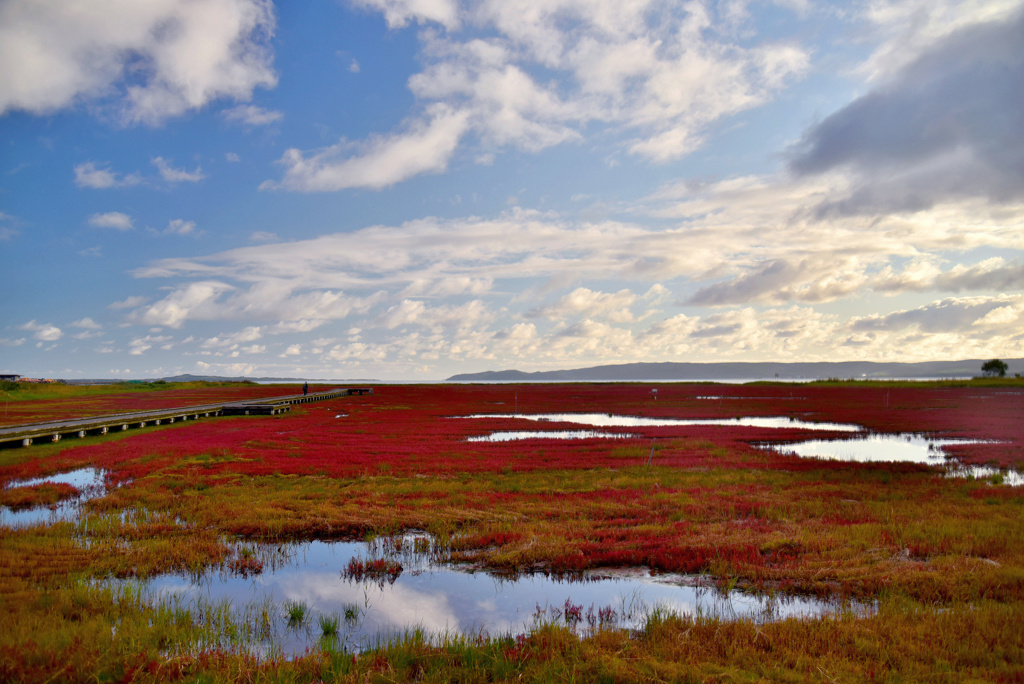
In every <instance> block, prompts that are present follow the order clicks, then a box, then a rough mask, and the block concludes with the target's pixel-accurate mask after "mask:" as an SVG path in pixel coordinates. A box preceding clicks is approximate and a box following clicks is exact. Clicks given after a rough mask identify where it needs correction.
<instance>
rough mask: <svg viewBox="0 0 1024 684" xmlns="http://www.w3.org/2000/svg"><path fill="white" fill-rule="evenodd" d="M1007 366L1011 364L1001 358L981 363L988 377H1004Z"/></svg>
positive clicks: (982, 370) (982, 369)
mask: <svg viewBox="0 0 1024 684" xmlns="http://www.w3.org/2000/svg"><path fill="white" fill-rule="evenodd" d="M1007 368H1009V366H1007V365H1006V362H1005V361H1001V360H1000V359H992V360H991V361H986V362H985V363H983V364H981V372H982V373H984V374H985V377H986V378H1004V377H1006V369H1007Z"/></svg>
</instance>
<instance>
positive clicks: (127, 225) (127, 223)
mask: <svg viewBox="0 0 1024 684" xmlns="http://www.w3.org/2000/svg"><path fill="white" fill-rule="evenodd" d="M89 225H90V226H95V227H96V228H114V229H115V230H131V229H132V228H134V227H135V226H134V223H133V222H132V217H131V216H129V215H128V214H124V213H121V212H120V211H111V212H108V213H106V214H93V215H92V216H90V217H89Z"/></svg>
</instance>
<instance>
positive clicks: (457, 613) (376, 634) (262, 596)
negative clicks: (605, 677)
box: [147, 542, 836, 654]
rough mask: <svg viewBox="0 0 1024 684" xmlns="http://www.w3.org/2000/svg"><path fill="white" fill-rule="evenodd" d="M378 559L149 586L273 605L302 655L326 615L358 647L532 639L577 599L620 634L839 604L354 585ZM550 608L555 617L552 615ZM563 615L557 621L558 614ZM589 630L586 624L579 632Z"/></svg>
mask: <svg viewBox="0 0 1024 684" xmlns="http://www.w3.org/2000/svg"><path fill="white" fill-rule="evenodd" d="M353 556H358V557H361V558H366V557H368V554H367V546H366V544H363V543H358V542H311V543H307V544H302V545H299V546H296V547H295V549H294V553H293V555H292V557H291V559H290V560H289V561H288V562H287V563H279V564H275V567H273V568H270V569H265V570H264V572H263V573H262V574H260V575H256V576H255V577H249V578H248V579H246V578H242V577H238V576H231V575H229V574H227V573H210V574H208V575H206V576H203V577H202V578H200V579H199V580H198V581H194V582H193V581H189V580H188V579H187V578H184V577H181V576H163V577H158V578H154V579H152V580H150V581H148V582H147V587H148V589H149V590H150V591H151V592H153V593H154V594H155V595H156V596H164V597H169V596H171V595H176V596H178V597H180V598H181V599H184V600H187V601H193V600H195V599H199V598H201V599H203V600H205V601H207V602H211V603H216V602H220V601H223V600H225V599H227V600H229V601H230V602H231V604H232V605H233V606H235V607H236V609H239V608H241V607H242V606H244V605H245V604H246V603H247V602H252V601H265V600H267V599H269V600H271V601H273V602H274V604H276V605H278V606H280V607H281V609H280V610H279V611H278V612H279V621H280V623H281V627H282V628H281V629H280V630H279V631H278V636H277V642H278V643H277V646H278V648H280V650H281V651H282V652H284V653H285V654H294V653H301V652H302V651H304V650H305V649H306V648H307V647H313V646H315V645H316V643H317V639H318V637H319V636H320V632H319V628H318V626H317V616H320V615H339V616H342V620H341V621H340V629H339V641H340V642H341V643H342V644H344V645H345V646H346V647H348V648H350V649H355V650H358V649H360V648H362V647H364V646H367V645H370V644H372V643H374V642H375V641H376V640H380V639H387V638H388V637H389V636H393V635H396V634H401V633H403V632H406V631H408V630H412V629H416V628H421V629H423V630H424V631H426V632H427V633H429V634H445V633H448V634H452V633H460V634H477V633H486V634H488V635H490V636H500V635H503V634H521V633H525V632H526V631H528V630H529V629H530V627H531V626H532V625H534V624H535V614H536V613H537V610H538V608H540V609H542V610H543V611H544V614H545V617H546V618H547V619H560V620H562V621H564V617H562V616H561V610H562V609H563V607H564V606H565V604H566V601H570V602H571V604H573V605H579V606H581V607H582V612H583V614H586V612H587V611H588V609H590V608H591V607H593V610H594V613H597V611H598V610H599V609H601V608H611V609H613V610H614V611H615V612H616V615H617V616H620V619H619V620H618V621H617V622H616V626H618V627H636V626H639V625H640V624H642V621H643V619H644V617H645V615H646V614H647V611H648V610H649V609H651V608H654V607H656V606H657V607H661V608H665V609H668V610H671V611H674V612H678V613H681V614H690V615H693V614H697V613H700V614H703V615H715V616H720V617H723V618H726V619H734V618H751V619H756V620H770V619H779V618H783V617H790V616H810V615H818V614H821V613H823V612H828V611H830V610H835V609H836V606H834V605H833V604H831V603H828V602H823V601H819V600H814V599H805V598H798V599H790V600H779V599H775V600H772V599H769V598H767V597H763V596H762V597H758V596H754V595H747V594H743V593H741V592H736V591H734V592H730V593H722V592H717V591H714V590H710V589H705V588H699V587H695V586H685V585H683V584H681V583H682V582H684V581H686V579H687V578H684V577H680V576H675V575H665V576H655V577H652V576H650V575H649V574H648V573H646V572H645V571H640V570H633V571H631V572H629V573H623V574H621V575H619V576H616V577H603V578H599V577H598V576H596V575H595V576H594V578H595V579H594V580H593V581H585V582H578V581H577V582H567V581H557V580H555V579H553V578H550V577H547V576H543V575H529V576H524V577H521V578H519V579H515V580H511V579H502V578H498V577H495V576H492V575H489V574H486V573H483V572H468V571H460V570H457V569H453V568H451V567H448V566H436V565H430V564H429V563H427V562H426V561H423V560H420V561H415V560H412V561H411V560H410V558H409V557H408V556H406V557H404V559H403V566H404V571H403V572H402V574H401V575H400V576H399V577H398V579H397V580H396V581H395V582H394V583H393V584H389V583H387V582H379V583H377V582H373V581H363V582H356V581H350V580H347V579H345V578H343V577H342V569H343V568H344V567H345V566H346V565H347V564H348V561H349V559H350V558H351V557H353ZM288 601H293V602H303V603H305V604H306V606H308V608H309V610H310V617H309V618H308V619H307V621H306V626H305V627H304V628H303V629H294V628H292V629H287V628H284V625H285V622H286V621H285V617H284V614H285V610H284V606H285V605H286V602H288ZM353 608H354V609H355V610H357V611H358V615H359V617H358V620H355V621H347V620H345V619H344V615H345V613H346V610H348V611H349V612H351V611H352V609H353ZM549 609H550V610H549ZM556 616H557V617H556ZM577 627H579V628H584V627H586V623H585V621H584V622H583V623H582V624H580V625H577Z"/></svg>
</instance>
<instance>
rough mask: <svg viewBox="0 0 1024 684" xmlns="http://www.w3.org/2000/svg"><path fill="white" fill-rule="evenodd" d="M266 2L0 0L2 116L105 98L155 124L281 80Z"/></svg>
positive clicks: (130, 116)
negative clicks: (63, 0)
mask: <svg viewBox="0 0 1024 684" xmlns="http://www.w3.org/2000/svg"><path fill="white" fill-rule="evenodd" d="M274 26H275V19H274V13H273V6H272V4H271V3H270V2H269V0H191V1H185V0H156V1H153V2H129V3H124V2H117V0H96V1H94V2H90V3H86V4H76V3H70V4H69V3H61V2H38V1H36V0H11V1H10V2H5V3H3V4H2V5H0V72H2V73H3V74H4V79H3V81H2V84H0V114H3V113H5V112H7V111H10V110H24V111H28V112H32V113H35V114H46V113H50V112H53V111H57V110H59V109H63V108H65V107H69V106H72V105H74V104H76V103H77V102H79V101H84V100H100V101H102V102H103V103H105V104H108V105H109V106H110V107H112V108H113V110H114V114H115V116H116V117H117V118H118V119H119V120H121V121H122V122H124V123H146V124H152V125H155V124H159V123H161V122H162V121H164V120H166V119H167V118H169V117H173V116H178V115H180V114H183V113H184V112H186V111H189V110H195V109H199V108H200V107H202V106H203V105H205V104H207V103H208V102H210V101H212V100H215V99H219V98H232V99H236V100H248V99H249V98H250V97H251V95H252V92H253V90H254V89H255V88H257V87H273V86H274V85H276V76H275V75H274V72H273V69H272V66H271V63H272V58H273V55H272V52H271V50H270V46H269V41H270V38H271V36H272V35H273V31H274Z"/></svg>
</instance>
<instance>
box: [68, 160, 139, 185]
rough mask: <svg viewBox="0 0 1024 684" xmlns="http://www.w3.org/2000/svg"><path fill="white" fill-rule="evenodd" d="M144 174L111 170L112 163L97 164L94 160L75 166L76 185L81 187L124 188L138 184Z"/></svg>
mask: <svg viewBox="0 0 1024 684" xmlns="http://www.w3.org/2000/svg"><path fill="white" fill-rule="evenodd" d="M141 182H142V176H140V175H138V174H137V173H130V174H128V175H127V176H125V175H123V174H120V173H117V172H115V171H111V170H110V165H109V164H106V165H104V166H103V167H99V166H97V165H96V164H95V163H94V162H84V163H82V164H79V165H78V166H76V167H75V185H77V186H78V187H80V188H94V189H98V190H103V189H106V188H123V187H128V186H132V185H138V184H139V183H141Z"/></svg>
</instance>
